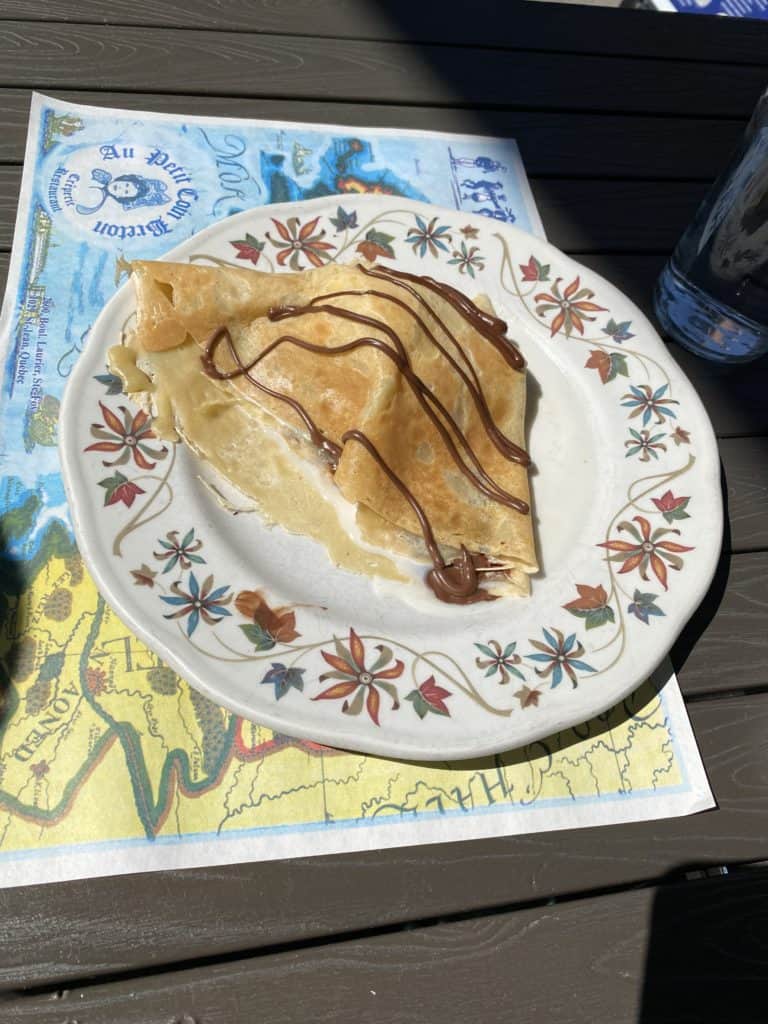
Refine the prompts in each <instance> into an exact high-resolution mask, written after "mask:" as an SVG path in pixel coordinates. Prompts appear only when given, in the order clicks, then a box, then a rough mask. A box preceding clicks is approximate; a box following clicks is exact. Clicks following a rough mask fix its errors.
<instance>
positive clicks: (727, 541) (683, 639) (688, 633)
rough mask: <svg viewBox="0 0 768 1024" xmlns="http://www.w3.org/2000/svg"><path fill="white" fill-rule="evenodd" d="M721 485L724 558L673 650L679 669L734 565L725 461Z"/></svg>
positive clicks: (708, 619) (707, 621)
mask: <svg viewBox="0 0 768 1024" xmlns="http://www.w3.org/2000/svg"><path fill="white" fill-rule="evenodd" d="M720 485H721V491H722V495H723V544H722V548H721V549H720V558H719V559H718V563H717V568H716V569H715V574H714V576H713V578H712V582H711V583H710V585H709V589H708V590H707V593H706V594H705V595H704V598H703V600H702V602H701V604H700V605H699V607H698V608H697V609H696V611H695V612H694V613H693V615H692V616H691V618H690V619H689V620H688V622H687V623H686V624H685V627H684V628H683V630H682V632H681V633H680V636H679V637H678V638H677V640H676V641H675V645H674V647H673V648H672V650H671V652H670V657H671V659H672V664H673V665H674V666H675V671H677V672H680V671H681V669H682V668H683V666H684V665H685V663H686V661H687V660H688V656H689V655H690V653H691V651H692V650H693V649H694V648H695V646H696V644H697V643H698V642H699V640H700V638H701V636H702V634H703V633H704V632H705V631H706V629H707V627H708V626H709V624H710V622H711V621H712V619H713V618H714V617H715V615H716V613H717V609H718V608H719V607H720V603H721V602H722V600H723V596H724V595H725V591H726V588H727V586H728V575H729V573H730V568H731V522H730V515H729V509H728V484H727V481H726V479H725V470H724V469H723V466H722V464H721V466H720Z"/></svg>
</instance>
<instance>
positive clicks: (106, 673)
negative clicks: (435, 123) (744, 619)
mask: <svg viewBox="0 0 768 1024" xmlns="http://www.w3.org/2000/svg"><path fill="white" fill-rule="evenodd" d="M360 191H362V192H371V191H374V192H375V191H379V192H386V193H388V194H393V195H404V196H407V197H409V198H414V199H420V200H423V201H426V202H433V203H437V204H440V205H443V206H451V207H454V208H456V209H460V210H464V211H466V212H472V213H480V214H483V215H485V216H488V217H493V218H495V219H498V220H501V221H505V222H514V223H515V224H516V225H517V226H518V227H521V228H523V229H524V230H528V231H531V232H533V233H536V234H539V235H541V236H542V237H543V229H542V226H541V221H540V218H539V216H538V213H537V211H536V207H535V204H534V202H533V198H532V196H531V192H530V189H529V186H528V182H527V178H526V176H525V171H524V169H523V165H522V162H521V160H520V156H519V152H518V149H517V146H516V144H515V142H514V141H513V140H511V139H497V138H487V137H481V136H459V135H448V134H440V133H430V132H421V131H419V132H408V131H405V130H382V129H374V128H366V129H355V130H354V131H352V130H350V129H349V128H344V127H342V126H332V125H324V126H318V125H303V124H288V123H284V124H275V123H271V122H264V121H239V120H226V119H214V118H196V117H180V116H170V115H161V114H152V113H136V112H131V111H124V110H113V109H106V108H97V107H87V106H79V105H77V106H76V105H72V104H68V103H65V102H63V101H60V100H53V99H49V98H47V97H45V96H40V95H36V96H35V97H34V100H33V104H32V111H31V116H30V127H29V138H28V144H27V151H26V157H25V165H24V176H23V182H22V191H21V197H20V202H19V214H18V221H17V226H16V234H15V238H14V245H13V254H12V259H11V267H10V273H9V280H8V287H7V292H6V297H5V302H4V305H3V310H2V315H1V316H0V345H1V346H2V348H1V350H2V352H3V353H4V355H3V366H4V370H3V380H2V392H1V393H0V409H1V418H0V432H1V433H0V460H1V461H0V474H2V475H1V476H0V537H2V544H3V553H2V557H3V562H2V580H1V582H0V609H2V627H1V628H0V659H2V665H3V668H4V675H5V679H4V680H2V681H1V682H2V683H4V684H5V685H4V689H5V693H4V697H3V700H4V705H3V711H2V714H1V715H0V885H3V886H12V885H20V884H26V883H33V882H47V881H56V880H62V879H70V878H79V877H86V876H93V875H108V874H119V873H124V872H137V871H149V870H157V869H162V868H180V867H191V866H201V865H211V864H227V863H236V862H240V861H247V860H259V859H273V858H280V857H291V856H307V855H310V854H320V853H330V852H338V851H351V850H360V849H371V848H381V847H388V846H399V845H414V844H420V843H431V842H440V841H449V840H460V839H470V838H477V837H481V836H492V835H510V834H515V833H523V832H532V831H539V830H547V829H561V828H573V827H576V826H587V825H595V824H609V823H613V822H622V821H635V820H642V819H651V818H660V817H667V816H673V815H679V814H686V813H691V812H693V811H698V810H702V809H704V808H706V807H711V806H712V805H713V799H712V794H711V792H710V789H709V786H708V784H707V780H706V776H705V773H704V770H703V766H702V763H701V758H700V756H699V753H698V750H697V748H696V744H695V740H694V738H693V734H692V731H691V728H690V724H689V722H688V718H687V716H686V713H685V708H684V706H683V702H682V699H681V697H680V692H679V689H678V686H677V682H676V680H675V678H674V676H673V675H672V672H671V668H669V666H667V667H666V669H665V671H663V672H660V673H659V674H658V678H656V679H654V680H651V681H649V682H648V683H647V684H645V685H644V686H643V687H641V688H640V689H639V690H638V691H637V692H636V693H635V694H634V695H633V696H632V697H631V698H629V699H627V700H626V701H624V702H623V703H622V704H621V705H620V706H619V707H617V708H614V709H613V710H612V711H610V712H608V713H606V714H604V715H601V716H600V717H599V718H597V719H595V720H594V721H592V722H589V723H586V724H585V725H583V726H580V727H577V728H575V729H569V730H567V731H566V732H564V733H561V734H559V735H558V736H555V737H552V738H551V739H549V740H547V741H538V742H536V743H533V744H531V745H529V746H528V747H526V748H524V749H523V750H521V751H514V752H510V753H509V754H504V755H499V756H497V757H493V758H485V759H482V760H478V761H477V762H473V763H462V764H458V765H449V764H445V765H440V764H438V765H420V764H406V763H403V762H399V761H388V760H385V759H382V758H376V757H369V756H365V755H361V754H349V753H342V752H338V751H334V750H329V749H328V748H325V747H321V746H320V745H317V744H313V743H309V742H306V741H301V740H293V739H290V738H288V737H285V736H281V735H278V734H274V733H272V732H270V731H269V730H267V729H264V728H262V727H260V726H258V725H255V724H253V723H251V722H247V721H244V720H242V719H239V718H237V717H236V716H234V715H232V714H230V713H229V712H227V711H225V710H224V709H221V708H219V707H217V706H216V705H214V704H212V703H211V702H210V701H208V700H206V699H205V698H204V697H202V696H200V695H199V694H197V693H196V692H195V691H193V690H190V688H189V687H188V686H187V684H186V683H185V682H184V681H183V680H181V679H180V678H179V677H178V676H177V675H176V674H175V673H174V672H173V671H171V670H170V669H169V668H168V667H167V666H165V665H163V664H162V663H161V662H160V661H159V659H158V658H157V657H156V656H155V655H154V654H152V653H151V652H150V651H149V650H147V648H146V647H144V645H143V644H141V643H140V642H139V641H138V640H137V639H136V638H135V637H133V636H131V635H130V633H129V632H128V631H127V630H126V628H125V626H123V625H122V623H121V622H120V620H119V619H118V618H117V616H116V615H115V614H114V613H113V612H112V611H111V609H110V608H109V607H108V606H107V605H106V604H105V602H104V601H103V599H102V598H101V597H100V596H99V594H98V592H97V590H96V588H95V586H94V584H93V582H92V580H91V579H90V577H89V575H88V572H87V570H86V569H85V567H84V565H83V562H82V560H81V558H80V556H79V554H78V551H77V548H76V546H75V544H74V541H73V537H72V531H71V528H70V523H69V519H68V511H67V507H66V502H65V498H64V490H63V485H62V480H61V475H60V470H59V461H58V454H57V449H56V442H57V422H58V413H59V402H60V398H61V393H62V391H63V388H64V386H65V384H66V380H67V377H68V376H69V374H70V373H71V371H72V368H73V366H74V364H75V361H76V360H77V357H78V355H79V353H80V352H81V351H82V348H83V345H84V344H85V343H86V341H87V337H88V331H89V329H90V326H91V324H92V323H93V321H94V319H95V318H96V316H97V314H98V312H99V311H100V309H101V307H102V306H103V305H104V303H105V302H106V301H107V299H108V298H109V297H110V296H111V295H112V294H113V292H114V291H115V289H116V288H117V287H118V285H119V284H120V283H121V281H122V280H123V279H124V275H125V271H126V262H125V261H126V260H128V259H131V258H138V257H143V258H157V257H160V256H162V254H163V253H164V252H166V251H167V250H168V249H170V248H171V247H173V246H174V245H176V244H178V242H180V241H182V240H183V239H184V238H186V237H189V236H190V235H191V234H193V233H194V232H196V231H199V230H200V229H201V228H203V227H205V226H207V225H208V224H210V223H212V222H213V221H215V220H218V219H221V218H222V217H225V216H228V215H229V214H232V213H236V212H239V211H240V210H243V209H248V208H249V207H253V206H258V205H262V204H266V203H272V202H285V201H287V200H299V199H308V198H313V197H315V196H320V195H332V194H337V193H338V194H340V195H343V194H345V193H349V192H360ZM242 258H243V259H244V264H243V265H244V266H248V265H250V264H252V263H253V262H254V258H257V253H256V252H255V251H251V252H249V251H248V250H247V247H244V249H243V253H242ZM499 671H501V668H500V669H499ZM662 684H663V685H662Z"/></svg>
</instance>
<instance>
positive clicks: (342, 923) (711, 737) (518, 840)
mask: <svg viewBox="0 0 768 1024" xmlns="http://www.w3.org/2000/svg"><path fill="white" fill-rule="evenodd" d="M747 557H749V558H752V557H753V556H747ZM763 565H765V563H763ZM767 665H768V659H765V660H764V671H763V676H762V678H763V679H765V678H766V674H765V667H766V666H767ZM691 717H692V720H693V725H694V728H695V731H696V735H697V737H698V741H699V743H700V745H701V750H702V754H703V756H704V761H705V764H706V765H707V768H708V771H709V773H710V779H711V782H712V786H713V789H714V792H715V795H716V797H717V800H718V804H719V810H717V811H713V812H709V813H706V814H700V815H695V816H693V817H688V818H677V819H668V820H666V821H658V822H648V823H642V824H634V825H621V826H612V827H609V828H601V829H596V828H592V829H580V830H576V831H567V832H555V833H541V834H539V835H531V836H520V837H512V838H506V839H493V840H481V841H476V842H465V843H452V844H440V845H435V846H426V847H419V848H412V849H399V850H385V851H375V852H370V853H357V854H348V855H346V856H336V857H321V858H310V857H307V858H302V859H300V860H292V861H284V862H273V863H262V864H242V865H237V866H235V867H231V868H220V867H217V868H205V869H198V870H191V871H171V872H164V873H156V874H151V875H143V876H141V877H116V878H107V879H93V880H89V881H82V882H68V883H65V884H61V885H46V886H32V887H26V888H24V889H6V890H2V891H0V919H1V920H2V921H3V928H2V930H0V986H4V987H5V988H14V987H19V986H21V985H25V986H29V985H33V984H56V983H58V982H59V981H64V980H66V979H68V978H75V977H77V976H89V977H90V976H95V975H99V974H105V973H110V972H115V971H124V970H132V971H138V970H144V969H147V968H150V967H151V968H153V969H155V968H157V967H158V966H160V965H163V964H170V963H173V962H181V961H184V960H189V959H193V958H196V957H203V956H208V955H214V954H216V955H219V954H226V953H232V952H233V951H237V950H251V951H253V950H257V949H260V948H264V947H269V946H274V945H276V944H279V943H284V942H294V941H306V940H310V939H313V938H320V937H322V936H328V935H333V934H337V933H341V932H349V931H354V930H356V929H361V928H375V927H385V926H386V927H388V926H391V925H393V924H395V923H398V922H406V921H415V920H419V919H422V920H424V919H427V918H436V917H440V916H441V915H445V914H452V913H465V912H478V911H481V910H482V909H484V908H486V907H492V906H498V905H504V904H515V903H518V902H520V901H524V900H530V899H537V900H543V899H546V898H548V897H550V896H554V895H563V894H568V893H575V892H582V891H585V890H589V889H595V888H601V887H607V886H619V885H628V884H630V883H635V882H642V881H652V880H654V879H658V878H661V877H662V876H665V875H667V874H670V873H672V874H676V875H678V876H679V874H680V873H681V871H682V870H683V866H685V867H686V869H689V868H696V867H706V866H709V865H713V864H721V863H729V864H733V863H734V862H736V861H746V860H758V859H762V858H764V857H766V856H768V840H766V834H767V832H768V791H767V790H766V786H765V765H766V756H767V755H768V694H755V695H753V696H749V697H740V698H738V699H737V698H732V699H723V700H713V701H705V702H702V703H699V704H695V705H693V706H692V707H691ZM107 907H108V908H109V912H108V913H105V912H104V908H107ZM73 936H77V942H76V943H75V944H73V940H72V937H73ZM372 987H373V988H375V987H376V986H375V985H374V986H372ZM58 1009H59V1012H60V1013H61V1014H64V1008H63V1007H62V1006H59V1007H58ZM190 1012H191V1011H190ZM4 1019H5V1018H4ZM83 1019H84V1020H85V1019H88V1020H89V1021H90V1019H91V1018H90V1017H87V1018H86V1017H85V1016H84V1017H83ZM116 1019H121V1018H120V1017H119V1016H118V1017H117V1018H116ZM147 1019H152V1020H155V1019H157V1020H161V1019H164V1018H161V1017H159V1016H158V1017H152V1018H147ZM169 1019H170V1018H169ZM203 1019H205V1020H206V1021H208V1019H209V1018H208V1017H206V1016H204V1018H203ZM214 1019H216V1018H214ZM279 1019H283V1018H282V1017H281V1018H279ZM288 1019H290V1018H288ZM313 1019H314V1011H313ZM317 1019H320V1018H317ZM517 1019H519V1018H517ZM121 1024H122V1019H121Z"/></svg>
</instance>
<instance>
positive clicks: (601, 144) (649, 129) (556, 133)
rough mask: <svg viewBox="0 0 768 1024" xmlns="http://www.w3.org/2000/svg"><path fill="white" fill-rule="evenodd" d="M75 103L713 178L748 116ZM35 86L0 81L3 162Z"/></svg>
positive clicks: (81, 99)
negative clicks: (321, 128) (507, 141)
mask: <svg viewBox="0 0 768 1024" xmlns="http://www.w3.org/2000/svg"><path fill="white" fill-rule="evenodd" d="M54 92H55V95H56V96H59V97H60V98H61V99H66V100H70V101H71V102H73V103H84V104H94V105H96V106H102V107H108V106H112V107H118V108H124V109H130V110H155V111H160V112H162V113H171V114H202V115H206V116H214V117H243V118H261V119H264V120H276V121H281V122H283V121H286V120H287V121H306V122H310V123H312V122H314V123H316V124H317V123H319V124H325V123H327V122H328V121H333V122H335V123H338V124H342V125H348V126H350V128H353V127H365V126H367V125H377V126H379V127H385V128H411V129H427V130H431V131H447V132H460V133H466V134H475V135H477V134H480V135H482V134H486V135H488V134H491V135H496V136H501V137H504V138H510V137H511V138H515V139H517V141H518V143H519V145H520V149H521V152H522V155H523V159H524V161H525V166H526V169H527V171H528V173H529V174H541V175H552V174H557V175H567V176H568V177H574V178H575V177H596V178H600V177H627V178H649V177H652V178H653V179H654V180H658V179H661V178H671V179H686V180H690V181H711V180H712V179H713V178H714V177H715V176H716V175H717V174H718V173H719V172H720V170H721V169H722V167H723V164H724V162H725V160H726V159H727V154H728V153H729V152H730V151H731V150H732V149H733V147H734V146H735V145H736V142H737V141H738V139H739V137H740V136H741V133H742V131H743V128H744V125H745V122H744V121H739V120H711V119H708V118H690V117H689V118H666V117H643V116H641V115H621V114H619V115H613V114H602V115H598V114H578V113H571V114H563V113H558V112H547V111H541V112H537V113H530V112H526V111H515V110H468V109H451V108H443V107H411V106H386V105H368V104H357V103H343V102H337V103H333V104H329V103H328V102H323V103H319V102H313V101H307V102H302V101H297V100H279V99H277V100H276V99H259V98H256V99H251V98H247V97H232V96H168V95H162V94H157V93H100V92H73V91H70V90H61V89H56V90H54ZM30 98H31V94H30V92H29V90H23V89H0V163H21V162H22V160H23V158H24V146H25V142H26V135H27V122H28V118H29V103H30Z"/></svg>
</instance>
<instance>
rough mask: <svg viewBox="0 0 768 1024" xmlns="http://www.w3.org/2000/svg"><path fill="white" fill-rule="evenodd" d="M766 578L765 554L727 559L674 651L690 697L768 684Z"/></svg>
mask: <svg viewBox="0 0 768 1024" xmlns="http://www.w3.org/2000/svg"><path fill="white" fill-rule="evenodd" d="M755 469H756V470H757V467H755ZM762 472H763V473H764V467H763V468H762ZM763 507H764V502H763ZM766 579H768V552H766V551H761V552H757V553H752V554H742V555H734V556H733V557H732V558H730V559H728V557H727V556H726V557H725V558H724V559H723V561H722V563H721V568H720V570H719V571H718V575H717V577H716V579H715V581H714V583H713V586H712V588H711V589H710V592H709V594H708V595H707V597H706V598H705V600H704V602H703V603H702V606H701V608H700V609H699V610H698V611H697V612H696V613H695V615H694V616H693V618H692V619H691V621H690V622H689V623H688V625H687V626H686V627H685V629H684V630H683V632H682V634H681V636H680V638H679V640H678V641H677V643H676V644H675V646H674V647H673V648H672V662H673V664H674V666H675V668H676V669H677V671H678V674H679V677H680V685H681V687H682V689H683V692H684V693H685V695H686V696H687V697H692V696H695V695H701V694H708V693H722V692H723V691H726V690H740V689H745V690H748V689H750V688H753V687H758V686H760V687H764V686H766V685H768V671H767V669H768V631H766V628H765V624H766V622H768V587H766ZM707 767H710V766H709V764H708V763H707Z"/></svg>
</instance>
